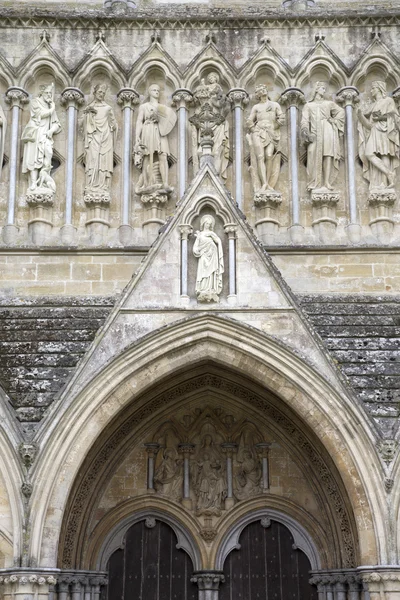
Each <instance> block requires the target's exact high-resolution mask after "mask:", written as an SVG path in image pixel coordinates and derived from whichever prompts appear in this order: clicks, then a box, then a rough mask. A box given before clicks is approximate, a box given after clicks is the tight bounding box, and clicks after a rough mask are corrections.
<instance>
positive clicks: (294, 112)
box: [279, 87, 305, 244]
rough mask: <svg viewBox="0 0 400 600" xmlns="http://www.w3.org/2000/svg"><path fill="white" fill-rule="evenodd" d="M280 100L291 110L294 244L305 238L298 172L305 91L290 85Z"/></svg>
mask: <svg viewBox="0 0 400 600" xmlns="http://www.w3.org/2000/svg"><path fill="white" fill-rule="evenodd" d="M279 102H280V103H281V104H283V105H286V106H287V107H288V110H289V127H290V136H289V140H290V179H291V195H292V225H291V227H290V228H289V233H290V239H291V240H292V242H293V243H294V244H299V243H301V242H302V240H303V233H304V227H302V225H301V223H300V198H299V173H298V160H299V158H298V145H297V132H298V126H297V121H298V110H299V107H300V106H301V105H302V104H304V103H305V97H304V94H303V92H302V91H301V90H300V89H298V88H295V87H290V88H288V89H287V90H285V91H284V92H283V94H282V95H281V97H280V100H279Z"/></svg>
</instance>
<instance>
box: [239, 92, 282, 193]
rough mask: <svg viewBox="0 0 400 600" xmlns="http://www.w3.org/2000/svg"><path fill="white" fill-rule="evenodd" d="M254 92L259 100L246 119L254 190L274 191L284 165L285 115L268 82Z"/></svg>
mask: <svg viewBox="0 0 400 600" xmlns="http://www.w3.org/2000/svg"><path fill="white" fill-rule="evenodd" d="M255 95H256V98H257V100H258V101H259V102H258V104H256V105H255V106H253V108H252V109H251V113H250V117H249V119H248V120H247V126H248V128H249V132H250V133H248V134H247V136H246V137H247V141H248V143H249V146H250V173H251V177H252V182H253V188H254V192H258V191H266V190H271V191H273V190H275V186H276V184H277V181H278V178H279V171H280V166H281V155H280V140H281V126H282V125H283V123H284V121H285V117H284V114H283V112H282V110H281V107H280V106H279V104H278V103H277V102H272V101H271V100H269V98H268V90H267V86H266V85H264V84H260V85H258V86H257V87H256V89H255Z"/></svg>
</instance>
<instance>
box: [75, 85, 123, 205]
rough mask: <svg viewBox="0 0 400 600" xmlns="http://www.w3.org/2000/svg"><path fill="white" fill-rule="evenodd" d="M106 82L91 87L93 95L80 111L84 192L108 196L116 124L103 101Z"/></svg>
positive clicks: (91, 194)
mask: <svg viewBox="0 0 400 600" xmlns="http://www.w3.org/2000/svg"><path fill="white" fill-rule="evenodd" d="M106 92H107V86H106V85H105V84H97V85H95V87H94V90H93V95H94V99H93V100H92V102H91V103H90V104H89V105H88V106H87V107H86V108H85V110H84V111H83V113H84V119H83V132H84V145H85V173H86V185H85V195H88V196H90V197H91V196H93V194H94V195H97V194H98V195H99V196H103V197H106V198H108V199H109V194H110V188H111V177H112V174H113V171H114V148H115V142H116V139H117V134H118V125H117V122H116V120H115V115H114V111H113V109H112V107H111V106H110V105H109V104H107V103H106V102H105V101H104V98H105V95H106Z"/></svg>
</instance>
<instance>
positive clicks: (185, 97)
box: [172, 88, 193, 108]
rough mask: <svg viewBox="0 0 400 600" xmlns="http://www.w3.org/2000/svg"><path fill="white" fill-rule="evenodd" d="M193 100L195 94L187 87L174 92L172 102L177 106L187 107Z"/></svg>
mask: <svg viewBox="0 0 400 600" xmlns="http://www.w3.org/2000/svg"><path fill="white" fill-rule="evenodd" d="M192 102H193V94H192V92H191V91H190V90H187V89H186V88H179V89H178V90H176V91H175V92H174V93H173V94H172V104H173V106H176V108H187V106H188V105H189V104H191V103H192Z"/></svg>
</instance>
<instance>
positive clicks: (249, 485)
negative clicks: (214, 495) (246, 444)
mask: <svg viewBox="0 0 400 600" xmlns="http://www.w3.org/2000/svg"><path fill="white" fill-rule="evenodd" d="M240 454H241V455H239V456H238V458H237V462H238V464H239V469H238V471H237V474H236V477H235V496H236V497H237V498H238V500H243V499H244V498H248V497H249V496H254V495H256V494H259V493H260V491H261V488H260V481H261V474H262V470H261V465H260V461H259V460H257V458H255V457H254V455H253V453H252V451H251V450H250V449H249V448H243V450H242V452H241V453H240Z"/></svg>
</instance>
